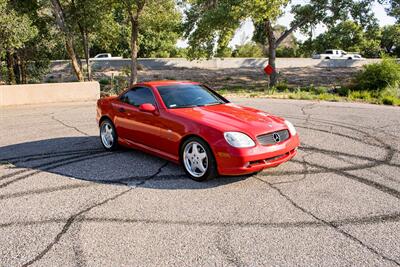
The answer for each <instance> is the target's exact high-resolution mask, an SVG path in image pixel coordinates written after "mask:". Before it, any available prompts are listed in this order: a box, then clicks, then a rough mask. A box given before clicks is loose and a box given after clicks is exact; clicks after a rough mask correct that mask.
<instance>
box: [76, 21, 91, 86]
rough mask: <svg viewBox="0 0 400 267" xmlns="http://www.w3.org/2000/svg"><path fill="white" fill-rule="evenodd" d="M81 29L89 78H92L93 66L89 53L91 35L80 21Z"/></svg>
mask: <svg viewBox="0 0 400 267" xmlns="http://www.w3.org/2000/svg"><path fill="white" fill-rule="evenodd" d="M79 31H80V32H81V38H82V45H83V51H84V53H85V61H86V69H87V79H88V80H89V81H91V80H92V68H91V66H90V53H89V36H88V34H87V32H86V31H85V29H84V28H83V27H82V25H81V24H80V23H79Z"/></svg>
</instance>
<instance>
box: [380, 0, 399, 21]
mask: <svg viewBox="0 0 400 267" xmlns="http://www.w3.org/2000/svg"><path fill="white" fill-rule="evenodd" d="M378 2H380V3H381V4H384V5H386V12H387V13H388V15H389V16H392V17H394V18H396V20H397V22H400V0H379V1H378Z"/></svg>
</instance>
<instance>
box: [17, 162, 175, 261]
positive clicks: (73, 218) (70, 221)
mask: <svg viewBox="0 0 400 267" xmlns="http://www.w3.org/2000/svg"><path fill="white" fill-rule="evenodd" d="M167 165H168V161H167V162H165V163H164V164H163V165H161V166H160V167H159V168H158V170H157V171H156V172H155V173H154V174H153V175H150V176H148V177H146V178H145V179H143V180H142V181H140V182H139V183H138V184H136V186H135V187H131V188H129V189H127V190H124V191H123V192H121V193H118V194H116V195H114V196H112V197H109V198H107V199H105V200H103V201H101V202H98V203H96V204H93V205H91V206H89V207H87V208H85V209H83V210H81V211H79V212H77V213H75V214H73V215H72V216H70V217H69V218H68V219H67V221H66V223H65V224H64V226H63V228H62V229H61V231H60V232H59V233H58V234H57V235H56V237H55V238H54V239H53V241H52V242H51V243H50V244H48V245H47V246H46V247H45V248H44V249H43V250H42V251H41V252H40V253H39V254H38V255H36V256H35V257H34V258H33V259H31V260H30V261H28V262H26V263H24V264H23V265H22V266H23V267H26V266H30V265H32V264H34V263H35V262H37V261H39V260H41V259H42V258H43V257H44V256H45V255H46V254H47V253H48V252H49V251H50V250H51V249H52V248H53V247H54V245H56V244H57V243H58V242H59V241H60V240H61V238H62V237H63V236H64V235H65V234H66V233H67V232H68V230H69V229H70V228H71V226H72V224H73V223H74V222H75V221H77V220H79V217H81V216H82V215H84V214H85V213H88V212H89V211H91V210H93V209H94V208H98V207H100V206H102V205H104V204H107V203H108V202H110V201H113V200H116V199H117V198H119V197H121V196H123V195H125V194H127V193H128V192H130V191H132V190H134V189H135V188H136V187H137V186H139V185H143V184H144V183H146V182H147V181H148V180H150V179H152V178H153V177H155V176H157V175H158V174H159V173H160V172H161V171H162V169H163V168H164V167H165V166H167Z"/></svg>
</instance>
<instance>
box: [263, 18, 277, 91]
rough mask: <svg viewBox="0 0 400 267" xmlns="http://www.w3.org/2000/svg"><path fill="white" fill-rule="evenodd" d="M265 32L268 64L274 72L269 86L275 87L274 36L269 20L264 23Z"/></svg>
mask: <svg viewBox="0 0 400 267" xmlns="http://www.w3.org/2000/svg"><path fill="white" fill-rule="evenodd" d="M265 27H266V32H267V35H268V37H267V38H268V64H269V65H270V66H271V67H272V69H273V70H274V71H273V72H272V74H271V75H270V77H269V86H271V87H272V86H275V85H276V83H277V81H278V73H277V72H276V64H275V60H276V38H275V34H274V29H273V27H272V25H271V21H270V20H266V21H265Z"/></svg>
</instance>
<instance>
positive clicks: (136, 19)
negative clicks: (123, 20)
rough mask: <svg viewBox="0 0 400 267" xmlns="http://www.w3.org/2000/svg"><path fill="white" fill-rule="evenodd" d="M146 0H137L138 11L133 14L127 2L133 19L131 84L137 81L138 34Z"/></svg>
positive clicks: (131, 19)
mask: <svg viewBox="0 0 400 267" xmlns="http://www.w3.org/2000/svg"><path fill="white" fill-rule="evenodd" d="M145 3H146V0H142V1H140V0H136V12H135V15H134V14H133V10H132V6H131V4H130V3H127V7H128V13H129V19H130V21H131V77H130V81H129V85H130V86H132V85H133V84H135V83H137V80H138V77H137V76H138V75H137V67H138V62H137V54H138V36H139V17H140V14H141V13H142V11H143V8H144V5H145Z"/></svg>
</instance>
